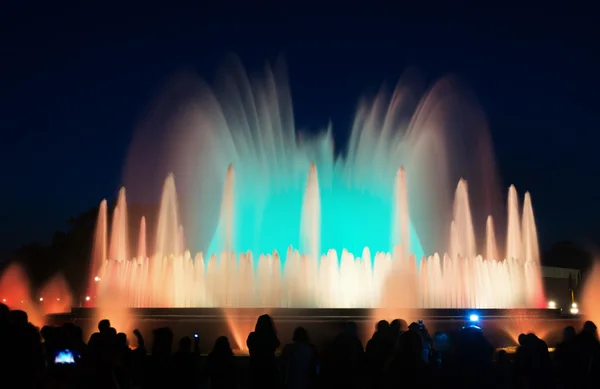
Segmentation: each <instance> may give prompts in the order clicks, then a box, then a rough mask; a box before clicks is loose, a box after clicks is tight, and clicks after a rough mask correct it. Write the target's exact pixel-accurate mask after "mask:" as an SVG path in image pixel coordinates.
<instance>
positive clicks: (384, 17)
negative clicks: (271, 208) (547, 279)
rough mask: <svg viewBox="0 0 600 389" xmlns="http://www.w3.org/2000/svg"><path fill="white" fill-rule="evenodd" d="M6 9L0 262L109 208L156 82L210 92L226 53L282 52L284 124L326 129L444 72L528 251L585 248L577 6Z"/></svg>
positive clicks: (594, 207)
mask: <svg viewBox="0 0 600 389" xmlns="http://www.w3.org/2000/svg"><path fill="white" fill-rule="evenodd" d="M12 3H15V4H16V3H26V4H20V5H13V6H11V7H7V6H6V5H2V6H1V8H2V10H0V26H1V27H0V58H1V61H0V129H1V131H2V138H0V139H1V141H0V166H1V167H2V168H1V169H2V186H1V189H2V190H1V191H0V204H1V205H0V254H2V255H5V254H6V253H7V252H9V251H10V250H12V249H14V248H16V247H18V246H19V245H21V244H24V243H27V242H29V241H35V240H47V239H48V238H49V237H50V236H51V234H52V232H53V231H54V230H56V229H58V228H62V227H63V226H64V221H65V220H66V219H67V218H68V217H69V216H72V215H76V214H78V213H79V212H81V211H83V210H85V209H88V208H90V207H92V206H94V205H95V204H97V203H98V201H99V200H101V199H102V198H103V197H111V196H113V195H114V194H115V193H116V191H117V189H118V187H119V184H120V181H121V174H122V167H123V163H124V159H125V157H126V152H127V148H128V146H129V142H130V139H131V136H132V131H133V129H134V127H135V123H136V120H138V118H139V117H140V115H142V114H144V109H145V108H146V107H147V105H148V104H149V102H150V101H151V99H152V98H153V97H154V96H155V95H156V93H157V92H158V91H159V89H160V87H161V86H162V83H163V82H164V80H165V78H167V77H168V76H169V75H171V74H173V73H174V72H176V71H178V70H180V69H182V68H192V69H194V70H195V71H196V72H197V73H198V74H199V75H200V76H202V77H206V78H208V79H209V80H210V79H211V77H212V76H213V75H214V73H215V71H216V70H218V66H219V64H220V63H221V62H222V61H223V59H224V57H225V55H226V54H227V53H228V52H233V53H236V54H238V55H239V56H240V57H241V59H242V61H243V62H244V63H245V64H246V65H247V66H248V67H249V68H250V69H253V68H259V67H260V66H262V65H263V63H264V61H265V60H273V59H275V58H276V56H277V55H278V54H283V55H284V56H285V59H286V61H287V63H288V68H289V75H290V79H291V86H292V97H293V99H294V108H295V114H296V117H297V121H298V122H299V123H300V125H302V126H311V127H321V126H324V125H326V124H327V122H328V120H329V119H330V118H331V119H332V120H333V124H334V126H335V128H336V129H337V130H338V131H340V128H346V127H345V126H347V125H348V123H349V122H350V120H351V118H352V114H353V110H354V108H355V106H356V103H357V100H358V98H359V97H360V95H361V94H362V93H363V92H365V91H373V90H375V89H377V88H379V86H380V85H381V84H382V83H383V82H388V83H390V84H393V83H395V81H396V80H397V79H398V77H399V76H400V75H401V74H402V72H403V71H404V70H405V69H406V68H407V67H409V66H416V67H418V68H419V69H421V71H422V72H423V74H425V75H426V76H427V77H428V78H429V79H435V78H436V77H439V76H442V75H445V74H447V73H454V74H457V75H458V76H460V77H461V78H462V79H463V80H464V81H465V82H466V83H467V84H468V85H469V86H470V87H471V88H472V89H473V90H474V91H475V93H476V95H477V96H478V98H479V99H480V102H481V104H482V106H483V108H484V110H485V113H486V114H487V116H488V117H489V123H490V126H491V129H492V137H493V140H494V145H495V149H496V157H497V160H498V165H499V169H500V174H501V178H502V182H503V184H504V186H507V185H508V184H509V183H514V184H515V185H516V186H517V188H518V189H519V190H520V191H521V192H523V191H524V190H530V191H531V193H532V196H533V201H534V209H535V212H536V216H537V219H538V226H539V230H540V238H541V241H542V245H543V246H544V247H548V246H549V245H551V244H552V243H553V242H555V241H558V240H563V239H573V240H581V241H593V242H597V241H598V240H600V239H598V238H600V201H599V200H600V196H599V193H600V180H599V174H598V173H599V172H600V158H599V157H598V154H599V151H598V150H599V149H598V146H599V145H600V142H599V140H600V136H599V135H598V130H599V129H600V111H599V110H598V105H599V104H598V103H599V102H600V101H599V100H600V99H599V98H598V90H599V87H600V81H599V73H598V69H600V49H599V48H600V33H599V30H598V27H597V21H595V20H594V19H593V17H592V16H593V15H594V13H593V12H592V10H591V9H583V8H579V9H576V8H572V9H569V8H560V9H542V8H534V7H531V8H521V9H497V8H496V9H493V8H488V9H479V10H477V9H473V8H472V7H471V8H464V9H463V8H460V7H459V8H456V9H449V8H448V9H445V8H436V7H434V6H431V7H429V8H428V9H427V10H415V9H407V8H400V7H398V6H396V7H388V8H385V9H384V8H374V7H371V8H365V9H351V8H345V9H333V8H320V9H284V8H280V9H277V10H275V9H267V8H260V7H254V8H249V7H247V8H240V7H236V6H234V4H235V3H230V4H232V5H231V6H229V7H224V8H225V9H212V8H190V7H181V6H180V7H178V8H176V9H164V8H163V9H159V8H158V7H152V6H150V5H148V4H149V3H148V2H146V3H144V4H145V5H144V6H139V7H133V6H123V5H120V6H119V7H117V8H110V7H108V6H107V5H106V4H107V3H100V2H86V5H79V6H77V7H65V9H57V8H56V6H55V5H54V4H53V5H46V2H40V3H39V4H34V3H32V2H12ZM102 4H104V5H102ZM168 4H171V3H170V2H169V3H168ZM15 7H18V8H15ZM417 11H419V12H417ZM319 15H320V16H319Z"/></svg>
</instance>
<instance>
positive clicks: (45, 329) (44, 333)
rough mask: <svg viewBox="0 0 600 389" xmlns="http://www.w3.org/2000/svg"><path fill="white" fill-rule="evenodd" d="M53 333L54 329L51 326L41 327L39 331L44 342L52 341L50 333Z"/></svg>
mask: <svg viewBox="0 0 600 389" xmlns="http://www.w3.org/2000/svg"><path fill="white" fill-rule="evenodd" d="M53 332H54V328H53V327H51V326H43V327H42V329H41V330H40V335H42V338H44V341H45V342H50V341H51V340H52V333H53Z"/></svg>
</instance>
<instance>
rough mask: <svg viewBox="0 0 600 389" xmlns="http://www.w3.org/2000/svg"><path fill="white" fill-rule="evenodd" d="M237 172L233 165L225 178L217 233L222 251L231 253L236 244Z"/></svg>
mask: <svg viewBox="0 0 600 389" xmlns="http://www.w3.org/2000/svg"><path fill="white" fill-rule="evenodd" d="M234 197H235V171H234V170H233V165H231V164H230V165H229V167H228V168H227V175H226V176H225V187H224V188H223V201H222V203H221V217H220V226H219V227H217V233H218V234H220V235H221V236H220V242H221V244H222V245H223V246H222V248H221V249H222V250H224V251H225V252H227V253H229V252H231V251H232V250H233V243H234V234H235V229H234V221H233V218H234V213H235V209H234V207H235V205H234V201H235V199H234Z"/></svg>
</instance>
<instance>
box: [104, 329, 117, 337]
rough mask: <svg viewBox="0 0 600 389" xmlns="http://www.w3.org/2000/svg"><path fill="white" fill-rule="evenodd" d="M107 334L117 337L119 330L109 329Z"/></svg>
mask: <svg viewBox="0 0 600 389" xmlns="http://www.w3.org/2000/svg"><path fill="white" fill-rule="evenodd" d="M106 333H107V334H109V335H110V336H117V329H116V328H114V327H109V329H107V330H106Z"/></svg>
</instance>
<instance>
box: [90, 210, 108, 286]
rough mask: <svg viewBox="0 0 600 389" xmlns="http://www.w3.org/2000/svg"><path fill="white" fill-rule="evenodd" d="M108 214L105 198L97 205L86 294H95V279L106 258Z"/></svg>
mask: <svg viewBox="0 0 600 389" xmlns="http://www.w3.org/2000/svg"><path fill="white" fill-rule="evenodd" d="M107 244H108V215H107V204H106V200H102V201H101V202H100V206H99V207H98V217H97V219H96V229H95V232H94V241H93V243H92V258H91V261H90V266H89V269H88V280H90V282H89V287H88V290H87V296H96V294H97V289H98V285H97V284H96V282H97V281H96V279H97V278H98V276H99V275H100V271H101V269H102V266H104V262H105V261H106V260H107V258H108V252H107ZM92 280H93V282H92Z"/></svg>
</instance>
